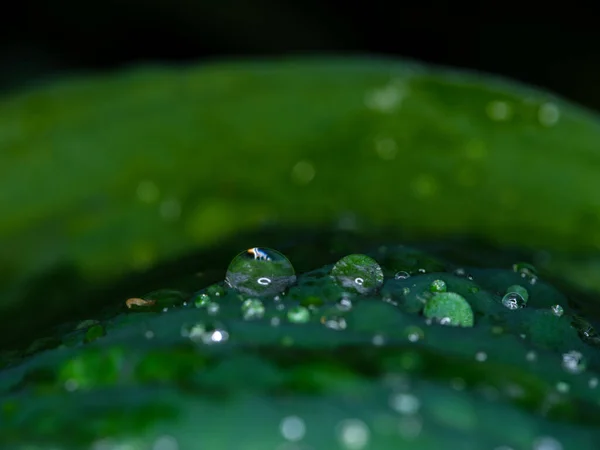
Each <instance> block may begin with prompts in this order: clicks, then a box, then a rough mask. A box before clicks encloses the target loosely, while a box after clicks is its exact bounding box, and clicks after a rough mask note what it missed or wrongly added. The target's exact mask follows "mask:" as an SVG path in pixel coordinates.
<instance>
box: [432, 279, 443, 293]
mask: <svg viewBox="0 0 600 450" xmlns="http://www.w3.org/2000/svg"><path fill="white" fill-rule="evenodd" d="M446 290H447V287H446V282H445V281H444V280H433V281H432V282H431V285H430V286H429V291H431V292H446Z"/></svg>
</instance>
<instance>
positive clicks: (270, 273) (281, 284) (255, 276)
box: [225, 247, 296, 296]
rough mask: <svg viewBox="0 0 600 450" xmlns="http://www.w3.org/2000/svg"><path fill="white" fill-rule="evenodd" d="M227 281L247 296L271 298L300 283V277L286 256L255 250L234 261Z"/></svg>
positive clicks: (243, 253)
mask: <svg viewBox="0 0 600 450" xmlns="http://www.w3.org/2000/svg"><path fill="white" fill-rule="evenodd" d="M225 282H226V283H227V284H228V285H229V286H230V287H232V288H234V289H235V290H237V291H238V292H241V293H243V294H248V295H252V296H267V295H276V294H279V293H281V292H283V291H284V290H285V289H287V288H288V287H289V286H291V285H292V284H294V283H295V282H296V275H295V273H294V268H293V267H292V264H291V263H290V262H289V261H288V259H287V258H286V257H285V256H283V254H281V253H279V252H278V251H276V250H271V249H267V248H258V247H254V248H251V249H249V250H246V251H244V252H242V253H240V254H239V255H237V256H236V257H235V258H233V260H232V261H231V264H229V267H228V268H227V275H226V277H225Z"/></svg>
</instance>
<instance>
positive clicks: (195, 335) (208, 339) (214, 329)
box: [181, 323, 229, 344]
mask: <svg viewBox="0 0 600 450" xmlns="http://www.w3.org/2000/svg"><path fill="white" fill-rule="evenodd" d="M181 336H182V337H185V338H188V339H189V340H191V341H192V342H195V343H197V344H200V343H202V344H218V343H222V342H226V341H227V340H228V339H229V333H228V332H227V331H226V330H225V329H224V328H222V327H218V326H207V325H205V324H203V323H196V324H193V325H191V326H190V325H183V326H182V327H181Z"/></svg>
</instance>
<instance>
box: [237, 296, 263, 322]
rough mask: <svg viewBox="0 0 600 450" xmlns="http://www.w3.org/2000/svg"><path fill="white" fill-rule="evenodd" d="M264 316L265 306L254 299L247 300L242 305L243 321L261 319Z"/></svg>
mask: <svg viewBox="0 0 600 450" xmlns="http://www.w3.org/2000/svg"><path fill="white" fill-rule="evenodd" d="M264 315H265V306H264V305H263V303H262V302H261V301H260V300H258V299H255V298H249V299H248V300H246V301H244V303H242V316H243V317H244V320H254V319H262V317H263V316H264Z"/></svg>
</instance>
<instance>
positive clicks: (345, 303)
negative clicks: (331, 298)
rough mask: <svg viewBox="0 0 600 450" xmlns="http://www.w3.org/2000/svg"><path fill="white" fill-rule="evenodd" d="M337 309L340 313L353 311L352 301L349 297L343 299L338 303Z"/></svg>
mask: <svg viewBox="0 0 600 450" xmlns="http://www.w3.org/2000/svg"><path fill="white" fill-rule="evenodd" d="M337 308H338V309H339V310H340V311H350V310H351V309H352V300H350V299H349V298H348V297H342V298H341V299H340V300H339V301H338V302H337Z"/></svg>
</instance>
